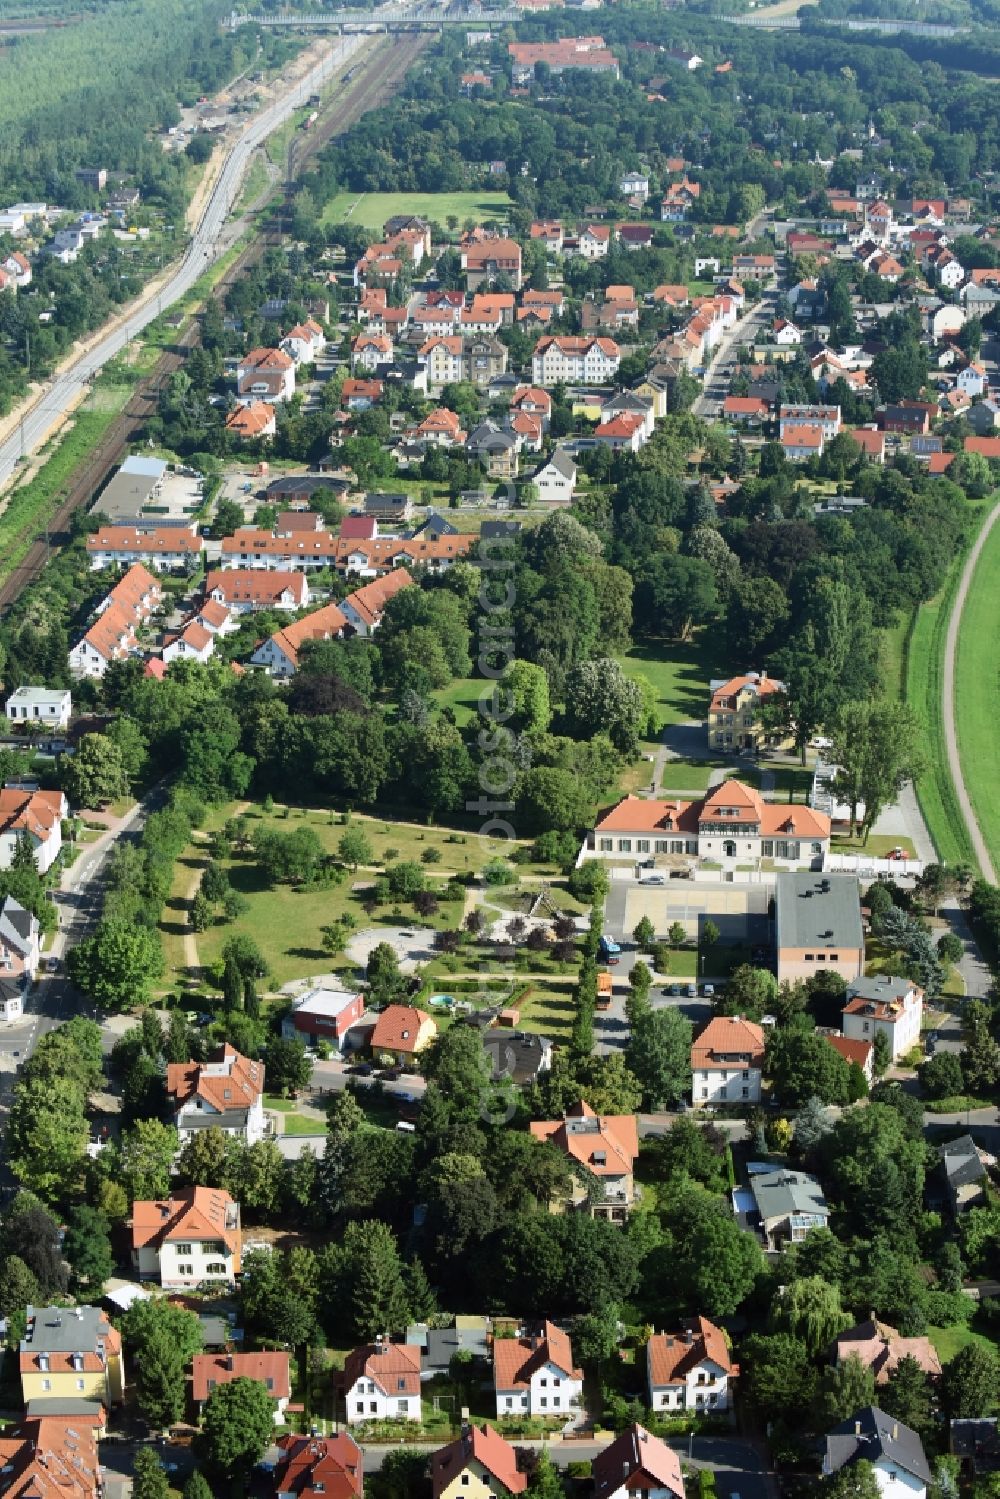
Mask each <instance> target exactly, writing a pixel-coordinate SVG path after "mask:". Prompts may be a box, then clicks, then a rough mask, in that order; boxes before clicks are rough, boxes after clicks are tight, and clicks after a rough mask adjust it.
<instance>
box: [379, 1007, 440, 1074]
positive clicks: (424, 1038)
mask: <svg viewBox="0 0 1000 1499" xmlns="http://www.w3.org/2000/svg"><path fill="white" fill-rule="evenodd" d="M436 1035H437V1024H436V1022H435V1021H434V1019H433V1017H432V1016H430V1015H428V1014H427V1012H426V1010H418V1009H416V1008H414V1007H413V1006H411V1005H387V1006H386V1007H385V1009H384V1010H383V1011H382V1013H381V1015H380V1016H379V1017H378V1019H377V1020H376V1022H375V1029H374V1030H373V1031H372V1039H371V1048H372V1054H373V1055H374V1056H379V1057H388V1058H389V1059H390V1060H391V1061H392V1062H394V1063H396V1065H397V1066H401V1065H402V1064H403V1063H405V1062H408V1061H411V1060H412V1059H413V1057H415V1056H416V1055H417V1054H418V1053H419V1052H421V1051H426V1050H427V1048H428V1046H430V1044H431V1042H432V1041H433V1040H434V1038H435V1036H436Z"/></svg>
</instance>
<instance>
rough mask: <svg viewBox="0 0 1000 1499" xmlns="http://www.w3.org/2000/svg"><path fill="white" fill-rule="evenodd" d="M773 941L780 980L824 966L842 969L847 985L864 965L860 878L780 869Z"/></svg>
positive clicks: (808, 974)
mask: <svg viewBox="0 0 1000 1499" xmlns="http://www.w3.org/2000/svg"><path fill="white" fill-rule="evenodd" d="M775 945H776V947H777V952H778V982H779V984H783V983H785V982H788V983H795V982H796V980H798V979H808V978H812V977H813V976H814V975H815V974H816V972H817V971H818V970H819V969H820V968H827V969H830V970H831V971H832V972H834V973H839V974H840V975H841V977H842V978H844V979H846V980H847V982H848V984H851V983H853V981H854V980H855V979H857V978H858V977H859V976H860V975H861V974H862V973H863V972H864V966H865V935H864V930H863V928H862V925H861V896H860V892H859V889H858V882H857V879H856V877H855V876H854V875H853V874H813V873H806V872H804V871H802V872H798V871H797V872H795V873H788V874H779V875H778V878H777V886H776V890H775ZM845 1034H849V1033H848V1032H846V1031H845ZM859 1039H861V1038H860V1037H859Z"/></svg>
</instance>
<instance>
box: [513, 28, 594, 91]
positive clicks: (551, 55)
mask: <svg viewBox="0 0 1000 1499" xmlns="http://www.w3.org/2000/svg"><path fill="white" fill-rule="evenodd" d="M507 53H508V56H509V57H510V59H511V78H512V80H513V82H514V83H515V84H522V83H530V82H531V80H532V79H533V78H534V76H535V68H536V66H537V64H538V63H545V65H546V66H547V67H548V69H549V71H550V72H551V73H552V75H553V76H554V77H558V76H559V74H560V73H562V72H564V71H565V70H566V69H567V68H582V69H585V70H586V71H588V72H591V73H610V74H611V75H612V77H614V78H617V77H619V67H618V59H617V58H616V57H615V55H614V53H613V52H612V51H611V49H610V47H608V46H607V45H606V44H605V41H604V38H603V37H601V36H571V37H560V38H559V40H558V41H554V42H509V43H508V45H507Z"/></svg>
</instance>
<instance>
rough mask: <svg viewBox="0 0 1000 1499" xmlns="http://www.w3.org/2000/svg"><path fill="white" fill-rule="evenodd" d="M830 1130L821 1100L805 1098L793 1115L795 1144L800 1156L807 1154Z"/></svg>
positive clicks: (827, 1115) (828, 1119) (828, 1120)
mask: <svg viewBox="0 0 1000 1499" xmlns="http://www.w3.org/2000/svg"><path fill="white" fill-rule="evenodd" d="M829 1130H830V1116H829V1114H828V1113H827V1110H826V1107H825V1105H824V1104H823V1102H822V1100H821V1099H819V1098H816V1097H815V1096H813V1097H810V1098H807V1099H806V1101H805V1103H804V1104H803V1105H802V1107H801V1108H800V1109H799V1111H798V1113H797V1114H796V1116H795V1146H796V1149H797V1150H798V1152H799V1155H800V1156H807V1155H809V1153H810V1152H811V1151H812V1150H815V1148H816V1146H817V1145H818V1144H819V1142H820V1141H821V1140H822V1138H823V1136H824V1135H826V1134H828V1133H829Z"/></svg>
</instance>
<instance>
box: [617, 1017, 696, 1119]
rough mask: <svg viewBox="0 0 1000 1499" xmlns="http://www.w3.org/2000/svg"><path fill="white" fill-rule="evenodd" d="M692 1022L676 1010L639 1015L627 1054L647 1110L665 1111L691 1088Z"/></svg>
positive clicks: (631, 1070)
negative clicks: (640, 1086)
mask: <svg viewBox="0 0 1000 1499" xmlns="http://www.w3.org/2000/svg"><path fill="white" fill-rule="evenodd" d="M691 1034H692V1029H691V1022H690V1020H688V1019H687V1018H686V1016H684V1015H682V1014H681V1012H680V1011H679V1010H676V1009H671V1010H652V1011H650V1013H649V1014H647V1015H640V1016H639V1017H638V1022H637V1024H636V1025H635V1027H634V1028H633V1031H632V1036H631V1039H630V1041H629V1045H628V1050H627V1052H626V1060H627V1062H628V1067H629V1071H630V1072H633V1073H634V1074H635V1076H636V1077H637V1078H638V1079H639V1082H640V1083H641V1084H642V1091H643V1098H644V1100H645V1103H646V1106H647V1107H648V1108H650V1109H654V1110H656V1109H663V1108H668V1107H669V1106H670V1105H671V1104H674V1103H676V1102H677V1101H678V1099H680V1098H683V1096H684V1094H685V1093H686V1092H687V1090H688V1088H689V1087H690V1085H691Z"/></svg>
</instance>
